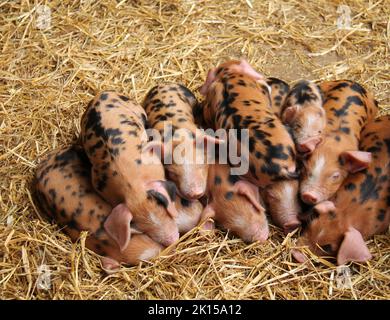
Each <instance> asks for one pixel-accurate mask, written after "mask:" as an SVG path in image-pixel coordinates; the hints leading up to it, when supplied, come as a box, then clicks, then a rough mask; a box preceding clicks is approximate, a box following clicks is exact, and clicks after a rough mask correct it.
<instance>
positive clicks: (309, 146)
mask: <svg viewBox="0 0 390 320" xmlns="http://www.w3.org/2000/svg"><path fill="white" fill-rule="evenodd" d="M321 141H322V138H321V137H312V138H309V139H307V140H305V141H303V142H301V143H299V144H297V149H298V151H299V152H301V153H312V152H313V151H314V149H315V148H316V147H317V145H318V144H320V143H321Z"/></svg>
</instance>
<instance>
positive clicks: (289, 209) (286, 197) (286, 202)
mask: <svg viewBox="0 0 390 320" xmlns="http://www.w3.org/2000/svg"><path fill="white" fill-rule="evenodd" d="M267 84H268V85H269V86H270V88H271V106H272V110H273V112H274V114H275V116H277V117H278V118H281V116H282V107H283V106H284V103H285V100H286V98H287V95H288V93H289V90H290V87H289V85H288V84H287V83H286V82H285V81H283V80H281V79H277V78H267ZM290 133H291V132H290ZM260 194H261V197H262V199H263V200H264V203H265V204H266V206H267V212H269V213H270V215H271V218H272V221H273V223H274V224H276V225H277V226H279V227H281V228H282V229H283V231H284V232H285V233H286V234H287V233H289V232H291V231H293V230H295V229H296V228H298V227H299V226H300V224H301V223H300V221H299V220H298V215H299V214H300V213H301V205H300V204H301V202H300V201H299V196H298V195H299V182H298V180H287V179H282V180H279V181H276V182H273V183H272V184H270V185H268V186H267V187H266V188H263V189H260Z"/></svg>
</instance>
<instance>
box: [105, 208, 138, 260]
mask: <svg viewBox="0 0 390 320" xmlns="http://www.w3.org/2000/svg"><path fill="white" fill-rule="evenodd" d="M132 218H133V215H132V214H131V212H130V210H129V209H128V208H127V206H126V205H125V204H123V203H121V204H118V205H117V206H116V207H115V208H114V209H112V211H111V213H110V215H109V216H108V218H107V219H106V221H105V222H104V229H105V230H106V232H107V233H108V235H109V236H110V237H111V238H113V239H114V240H115V242H116V243H117V244H118V246H119V248H120V250H121V252H123V250H125V249H126V247H127V246H128V244H129V241H130V237H131V230H130V222H131V220H132Z"/></svg>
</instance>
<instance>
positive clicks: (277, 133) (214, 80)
mask: <svg viewBox="0 0 390 320" xmlns="http://www.w3.org/2000/svg"><path fill="white" fill-rule="evenodd" d="M201 93H202V94H203V95H205V100H204V102H203V104H202V107H201V111H199V110H197V114H199V113H200V112H201V113H202V116H203V122H204V123H205V125H207V126H208V127H209V128H212V129H225V130H229V129H237V139H238V140H241V134H242V132H241V130H248V131H247V132H248V143H247V145H246V146H243V148H244V149H243V150H241V149H240V148H241V147H240V144H238V147H239V148H238V149H239V150H238V151H239V152H238V156H239V157H240V158H241V162H242V163H247V164H248V166H249V172H248V173H247V174H245V179H247V180H249V181H251V182H252V183H253V184H256V185H257V186H259V187H261V188H264V187H266V186H268V185H270V184H271V183H272V182H274V181H278V180H281V179H292V178H297V176H298V173H297V172H296V162H295V157H296V151H295V144H294V141H293V139H292V137H291V136H290V134H289V132H288V131H287V129H286V127H285V126H284V125H283V123H282V121H281V120H280V119H279V118H278V117H277V116H276V115H275V113H274V111H273V109H272V104H271V89H270V87H269V85H268V84H267V82H266V81H265V78H264V77H263V75H261V74H259V73H258V72H256V71H255V70H254V69H253V68H252V66H251V65H250V64H249V63H248V62H246V61H245V60H241V61H237V60H231V61H227V62H225V63H223V64H221V65H219V66H218V67H216V68H213V69H211V70H210V71H209V73H208V76H207V79H206V81H205V83H204V85H203V86H202V88H201ZM231 142H232V141H231V140H230V138H229V141H228V143H229V146H231ZM245 151H248V152H245Z"/></svg>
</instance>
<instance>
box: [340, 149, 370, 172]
mask: <svg viewBox="0 0 390 320" xmlns="http://www.w3.org/2000/svg"><path fill="white" fill-rule="evenodd" d="M340 157H341V159H342V160H343V163H344V165H345V167H346V169H347V170H348V171H349V172H350V173H355V172H358V171H361V170H364V169H367V168H368V166H369V164H370V163H371V152H365V151H344V152H343V153H342V154H341V155H340Z"/></svg>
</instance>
